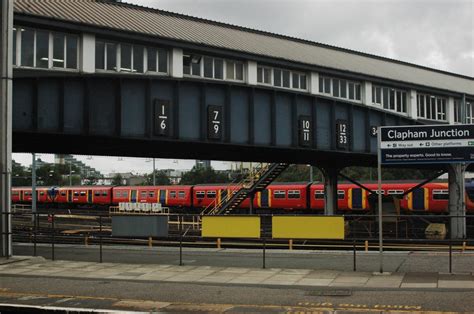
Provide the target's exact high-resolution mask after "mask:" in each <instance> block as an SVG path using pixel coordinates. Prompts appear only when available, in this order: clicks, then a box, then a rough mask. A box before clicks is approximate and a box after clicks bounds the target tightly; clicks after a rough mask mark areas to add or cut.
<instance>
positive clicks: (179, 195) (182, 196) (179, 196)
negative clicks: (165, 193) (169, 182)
mask: <svg viewBox="0 0 474 314" xmlns="http://www.w3.org/2000/svg"><path fill="white" fill-rule="evenodd" d="M185 196H186V193H185V192H184V191H179V192H178V198H184V197H185Z"/></svg>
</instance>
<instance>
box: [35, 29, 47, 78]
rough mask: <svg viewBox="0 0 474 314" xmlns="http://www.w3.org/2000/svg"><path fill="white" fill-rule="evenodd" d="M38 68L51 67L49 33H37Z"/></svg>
mask: <svg viewBox="0 0 474 314" xmlns="http://www.w3.org/2000/svg"><path fill="white" fill-rule="evenodd" d="M36 67H38V68H46V69H47V68H48V67H49V33H48V32H45V31H36Z"/></svg>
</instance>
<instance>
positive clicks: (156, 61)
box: [134, 47, 190, 74]
mask: <svg viewBox="0 0 474 314" xmlns="http://www.w3.org/2000/svg"><path fill="white" fill-rule="evenodd" d="M146 51H147V71H148V72H160V73H168V52H167V51H166V50H165V49H158V48H154V47H147V48H146ZM140 53H141V52H140V51H138V54H140ZM134 56H135V55H134ZM185 57H186V56H183V58H185ZM188 57H190V56H188ZM186 69H187V71H188V72H189V64H188V66H187V67H184V68H183V71H184V72H186ZM137 71H138V69H137ZM185 74H189V73H185Z"/></svg>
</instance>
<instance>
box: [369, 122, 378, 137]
mask: <svg viewBox="0 0 474 314" xmlns="http://www.w3.org/2000/svg"><path fill="white" fill-rule="evenodd" d="M377 128H378V127H377V126H375V125H371V126H370V130H369V133H370V136H372V137H377Z"/></svg>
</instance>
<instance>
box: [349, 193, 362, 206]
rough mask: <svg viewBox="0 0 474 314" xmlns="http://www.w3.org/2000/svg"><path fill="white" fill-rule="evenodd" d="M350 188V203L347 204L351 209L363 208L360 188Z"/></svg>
mask: <svg viewBox="0 0 474 314" xmlns="http://www.w3.org/2000/svg"><path fill="white" fill-rule="evenodd" d="M351 190H352V193H351V194H352V204H349V206H350V208H352V209H362V208H363V204H362V203H363V200H362V193H363V192H362V189H361V188H354V189H351Z"/></svg>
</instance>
